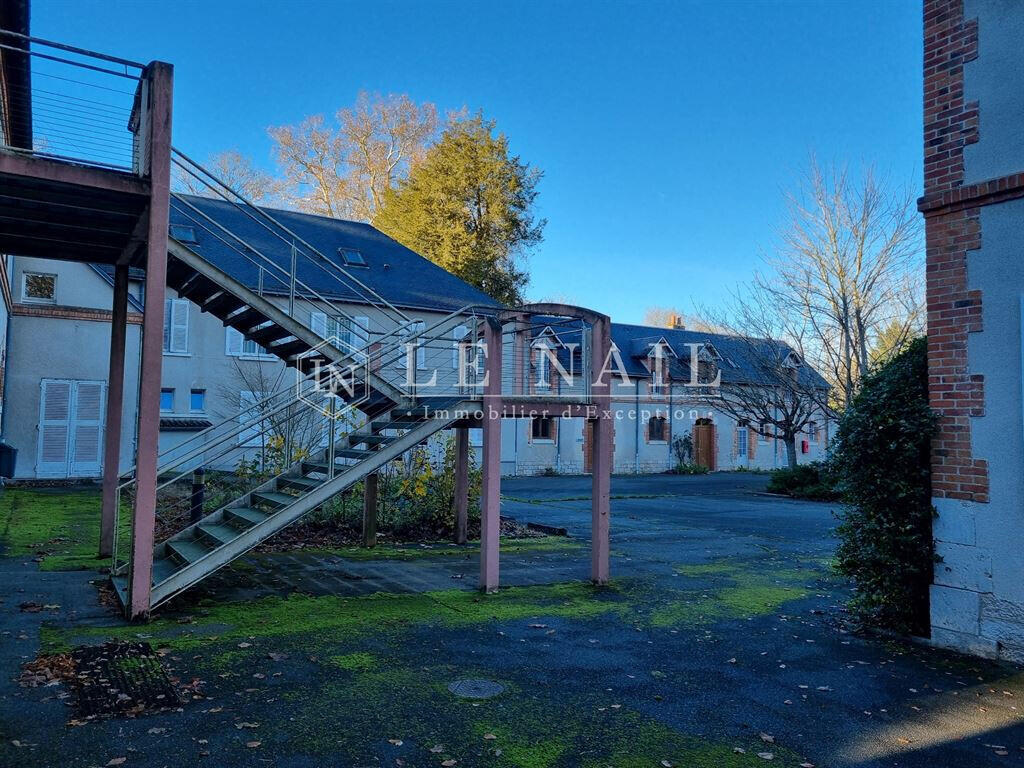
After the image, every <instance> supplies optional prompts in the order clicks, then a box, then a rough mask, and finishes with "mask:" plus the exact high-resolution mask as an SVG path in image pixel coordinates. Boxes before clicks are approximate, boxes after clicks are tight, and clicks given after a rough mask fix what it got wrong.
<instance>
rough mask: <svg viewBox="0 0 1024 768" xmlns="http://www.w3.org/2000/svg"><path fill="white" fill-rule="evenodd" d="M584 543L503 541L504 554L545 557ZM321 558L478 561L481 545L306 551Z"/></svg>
mask: <svg viewBox="0 0 1024 768" xmlns="http://www.w3.org/2000/svg"><path fill="white" fill-rule="evenodd" d="M582 546H583V542H581V541H579V540H577V539H572V538H569V537H568V536H537V537H531V538H523V539H502V541H501V552H502V554H510V555H515V554H533V553H537V554H542V553H545V552H568V551H573V550H577V549H580V548H581V547H582ZM303 551H304V552H310V553H313V554H319V555H335V556H337V557H341V558H344V559H346V560H358V561H371V560H421V559H429V558H432V557H465V558H470V557H475V556H476V555H477V554H478V553H479V552H480V542H479V541H471V542H469V543H468V544H466V545H465V546H460V545H458V544H451V543H450V542H446V541H438V542H431V543H429V544H380V545H378V546H376V547H339V548H336V549H306V550H303Z"/></svg>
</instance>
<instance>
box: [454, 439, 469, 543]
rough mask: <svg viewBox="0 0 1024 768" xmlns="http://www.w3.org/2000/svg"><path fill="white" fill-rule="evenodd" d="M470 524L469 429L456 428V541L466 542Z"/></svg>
mask: <svg viewBox="0 0 1024 768" xmlns="http://www.w3.org/2000/svg"><path fill="white" fill-rule="evenodd" d="M468 524H469V430H468V429H467V428H466V427H457V428H456V429H455V543H456V544H465V543H466V538H467V536H466V528H467V526H468Z"/></svg>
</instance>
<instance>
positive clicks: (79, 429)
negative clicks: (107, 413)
mask: <svg viewBox="0 0 1024 768" xmlns="http://www.w3.org/2000/svg"><path fill="white" fill-rule="evenodd" d="M103 390H104V386H103V382H102V381H76V382H75V387H74V397H73V398H72V403H71V405H72V412H71V417H72V421H71V426H72V430H71V450H70V454H71V476H72V477H95V476H97V475H99V474H100V467H101V459H102V457H103V394H104V393H103Z"/></svg>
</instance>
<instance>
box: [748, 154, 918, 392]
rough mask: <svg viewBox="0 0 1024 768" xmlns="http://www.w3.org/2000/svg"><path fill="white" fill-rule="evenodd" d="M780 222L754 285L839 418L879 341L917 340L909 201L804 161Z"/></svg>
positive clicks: (869, 175) (875, 182)
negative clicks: (800, 347)
mask: <svg viewBox="0 0 1024 768" xmlns="http://www.w3.org/2000/svg"><path fill="white" fill-rule="evenodd" d="M788 203H789V214H790V215H789V221H788V223H787V225H786V227H785V228H784V229H783V231H782V233H781V247H780V248H779V250H778V252H777V253H776V254H775V256H773V257H771V258H769V259H768V266H769V270H768V271H767V272H766V273H764V274H760V275H758V276H757V277H756V279H755V288H756V290H757V291H758V292H759V293H761V294H764V295H765V296H766V297H770V299H771V302H772V304H773V305H774V307H775V308H776V311H777V312H778V313H779V315H780V316H781V317H784V318H785V320H786V323H787V324H788V325H789V328H788V329H787V331H786V336H787V337H789V338H800V339H802V340H803V342H804V347H805V350H806V354H807V357H806V359H807V360H808V361H810V362H812V363H813V364H814V365H815V366H816V367H817V368H818V369H819V370H821V371H822V372H823V373H824V375H825V376H826V377H827V378H828V379H829V381H830V383H831V384H832V387H833V396H834V398H835V403H836V405H837V407H839V408H845V406H846V405H847V404H848V403H849V402H850V400H851V399H852V397H853V396H854V394H855V393H856V391H857V387H858V383H859V380H860V377H861V376H862V375H863V373H864V372H865V371H866V370H867V369H868V367H869V366H870V363H871V351H872V348H873V347H874V346H875V343H876V341H877V339H878V338H879V335H880V334H881V333H882V332H883V331H886V332H888V333H890V334H891V333H892V329H891V326H892V325H893V324H894V323H895V324H896V325H897V326H898V328H899V329H900V330H899V331H898V332H897V335H900V334H902V335H903V336H906V335H909V334H913V333H918V332H920V329H921V327H922V325H923V313H922V295H921V290H920V286H921V283H922V282H923V281H922V279H921V275H922V265H921V256H922V236H921V223H920V217H919V216H918V214H917V210H916V207H915V202H914V196H913V194H912V193H910V192H909V191H902V190H898V189H896V188H894V187H892V186H890V185H889V184H887V183H886V182H885V180H881V179H879V177H878V176H877V174H876V173H875V172H874V170H873V169H872V168H870V167H869V168H867V169H866V170H865V171H864V172H863V173H862V174H861V175H860V177H859V178H854V177H853V176H852V175H851V174H850V173H849V172H848V170H847V169H846V168H845V167H836V166H833V167H829V168H822V167H821V166H820V165H818V163H817V162H816V161H814V159H813V158H812V161H811V165H810V170H809V171H808V173H807V176H806V178H805V179H804V181H803V183H802V184H801V186H800V188H799V189H798V190H797V191H796V192H795V193H794V194H791V195H790V196H789V198H788Z"/></svg>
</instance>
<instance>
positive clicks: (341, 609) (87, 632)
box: [41, 582, 628, 653]
mask: <svg viewBox="0 0 1024 768" xmlns="http://www.w3.org/2000/svg"><path fill="white" fill-rule="evenodd" d="M627 607H628V606H627V605H626V604H625V603H624V602H623V601H622V600H621V596H620V595H619V594H618V593H616V592H615V591H614V590H610V589H602V588H599V587H594V586H592V585H590V584H586V583H582V582H573V583H567V584H553V585H548V586H535V587H510V588H508V589H503V590H501V591H500V592H498V593H496V594H493V595H483V594H480V593H479V592H471V591H468V590H461V589H451V590H443V591H437V592H425V593H421V594H384V593H379V594H375V595H367V596H363V597H335V596H331V595H327V596H321V597H311V596H309V595H301V594H293V595H289V596H287V597H279V596H271V597H264V598H260V599H258V600H250V601H246V602H237V603H217V602H214V601H210V603H209V604H208V605H203V606H201V616H202V618H201V619H200V620H199V623H197V624H185V625H183V624H179V623H178V621H177V620H175V619H173V618H161V619H157V620H155V621H152V622H150V623H149V624H148V625H146V626H145V627H139V626H133V625H123V626H116V627H83V628H67V629H57V628H52V627H48V626H45V625H44V628H43V630H44V631H43V635H42V638H41V639H42V642H43V647H44V651H45V652H46V653H54V652H59V651H60V649H63V648H66V647H69V646H70V645H74V644H75V643H74V642H73V641H75V640H77V639H79V638H81V639H87V638H112V639H135V638H137V637H138V636H139V635H140V634H141V635H144V636H145V637H146V638H147V639H150V641H151V642H152V643H154V644H159V645H161V646H166V647H169V648H171V649H174V650H181V651H184V650H191V649H195V648H203V647H206V646H208V645H209V644H210V641H211V637H215V638H216V639H217V640H218V641H221V642H230V641H235V642H238V641H245V640H249V639H252V638H259V637H292V636H302V637H310V636H320V635H322V636H325V637H331V636H333V637H335V638H336V637H339V636H342V635H344V636H345V637H346V638H356V637H361V636H364V635H372V634H374V633H377V632H381V631H384V630H389V629H394V628H403V627H407V626H409V625H413V624H423V625H429V624H433V625H437V626H441V627H466V626H472V625H475V624H482V623H486V622H491V621H512V620H523V619H527V618H530V617H535V616H547V617H561V618H589V617H594V616H600V615H603V614H607V613H612V612H618V611H621V610H624V609H625V608H627Z"/></svg>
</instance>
